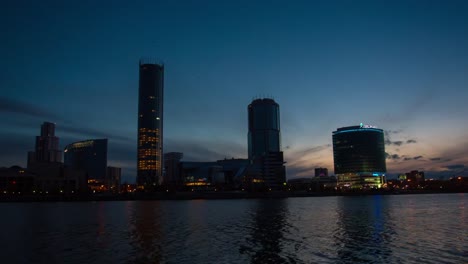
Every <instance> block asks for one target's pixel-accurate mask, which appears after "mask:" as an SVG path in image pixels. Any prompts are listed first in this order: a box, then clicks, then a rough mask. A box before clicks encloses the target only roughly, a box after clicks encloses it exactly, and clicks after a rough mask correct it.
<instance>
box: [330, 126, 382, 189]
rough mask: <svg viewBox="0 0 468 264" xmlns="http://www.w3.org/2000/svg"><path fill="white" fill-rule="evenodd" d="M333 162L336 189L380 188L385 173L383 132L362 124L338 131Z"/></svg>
mask: <svg viewBox="0 0 468 264" xmlns="http://www.w3.org/2000/svg"><path fill="white" fill-rule="evenodd" d="M333 160H334V165H335V174H336V176H337V178H338V186H339V187H347V188H348V187H349V188H366V187H376V188H380V187H381V186H382V184H384V183H385V173H386V172H387V167H386V164H385V141H384V133H383V130H382V129H378V128H375V127H372V126H367V125H362V124H361V125H359V126H350V127H342V128H338V129H337V130H336V131H334V132H333Z"/></svg>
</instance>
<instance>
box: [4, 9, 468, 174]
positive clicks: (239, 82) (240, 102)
mask: <svg viewBox="0 0 468 264" xmlns="http://www.w3.org/2000/svg"><path fill="white" fill-rule="evenodd" d="M103 10H104V11H103ZM467 11H468V3H466V2H464V1H450V2H449V3H444V2H442V1H440V2H438V1H433V2H427V3H424V5H422V4H421V3H420V2H417V1H409V2H408V1H392V2H391V3H388V2H379V1H362V2H359V3H357V4H354V3H352V2H350V1H335V2H329V3H325V2H314V3H303V2H296V3H291V4H289V5H287V6H284V3H283V4H282V3H280V2H272V3H271V4H269V5H264V4H262V3H250V2H239V3H224V4H221V3H216V2H210V1H206V2H203V3H199V5H195V4H181V3H165V2H159V3H152V2H151V3H150V2H147V3H140V5H138V4H129V3H125V4H124V3H123V2H120V3H118V2H116V3H115V4H113V5H112V6H109V5H105V4H102V3H101V4H99V3H86V2H83V3H74V4H66V5H65V4H60V3H58V2H48V1H45V2H41V3H34V2H31V3H27V2H15V3H12V2H11V3H8V4H7V5H6V7H5V8H4V9H3V10H2V11H0V12H1V14H2V15H1V16H0V17H1V18H0V21H1V22H2V23H1V24H2V25H3V26H2V27H5V28H3V29H4V30H3V31H4V32H6V36H5V40H6V41H4V42H2V43H0V52H1V54H2V58H5V59H4V63H3V64H2V66H1V67H2V68H1V71H0V72H1V76H0V77H1V78H0V80H1V81H0V87H1V88H2V95H1V96H0V116H1V118H2V120H3V124H4V125H3V126H2V127H3V128H2V130H1V131H0V133H1V134H0V136H1V138H2V139H1V145H2V146H3V147H4V149H3V150H2V151H1V153H0V155H1V156H0V166H11V165H21V166H25V165H26V160H27V151H28V150H31V149H32V148H33V146H34V136H35V135H36V134H37V126H38V125H39V124H41V123H42V122H44V121H49V122H55V123H57V125H56V135H57V136H58V137H60V139H61V141H60V144H61V145H60V150H63V148H64V147H65V146H66V145H67V144H70V143H72V142H75V141H80V140H85V139H88V138H96V137H100V138H102V137H105V138H109V163H111V164H114V165H116V166H118V167H122V168H123V171H122V175H123V176H126V177H124V178H123V179H124V180H130V179H133V180H134V179H135V178H136V149H135V145H136V140H137V133H136V131H135V128H136V127H137V119H136V116H137V111H138V107H137V104H138V69H137V67H136V65H138V59H139V58H140V57H142V56H146V55H148V56H157V57H159V58H161V59H162V60H163V61H164V63H165V98H164V101H165V112H164V114H165V142H164V144H165V145H164V149H165V152H183V153H184V160H190V161H210V160H218V159H223V158H225V157H227V158H230V157H235V158H246V157H247V140H246V137H247V133H248V129H247V119H246V116H247V112H246V109H245V106H246V105H247V104H248V103H249V102H250V101H251V100H252V98H254V97H256V96H260V97H264V96H267V97H273V98H274V99H275V101H277V102H278V103H279V104H280V105H281V120H282V149H283V152H284V157H285V158H284V159H285V161H286V162H287V164H286V170H287V173H286V175H287V177H288V179H291V178H295V177H304V176H313V175H314V169H315V168H316V167H325V168H328V170H329V172H330V174H334V172H333V154H332V131H334V130H336V129H337V128H339V127H344V126H349V125H355V124H359V123H361V122H363V123H366V124H371V125H376V126H377V127H379V128H381V129H383V130H384V131H385V141H386V152H387V153H388V156H387V160H386V161H387V171H388V174H389V175H394V174H396V173H404V172H409V171H412V170H422V171H424V172H426V177H428V178H430V177H438V176H444V177H449V176H453V175H454V174H457V173H462V174H465V175H466V174H467V170H466V167H467V165H468V153H467V152H468V151H467V149H468V136H467V135H466V133H465V132H464V131H466V129H467V128H468V124H467V122H466V117H465V116H466V114H467V113H468V106H467V105H466V104H465V102H466V99H468V89H466V86H467V83H468V80H467V76H466V72H467V71H468V48H467V47H468V26H467V25H468V18H467V17H466V16H465V15H464V14H466V13H467ZM57 21H60V22H61V23H56V22H57ZM142 21H146V22H145V23H144V24H143V23H141V22H142ZM6 25H9V26H8V27H7V26H6ZM217 135H222V137H221V136H217Z"/></svg>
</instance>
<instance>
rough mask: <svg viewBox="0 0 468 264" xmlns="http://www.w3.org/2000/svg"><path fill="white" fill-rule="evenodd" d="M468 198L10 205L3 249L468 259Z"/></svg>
mask: <svg viewBox="0 0 468 264" xmlns="http://www.w3.org/2000/svg"><path fill="white" fill-rule="evenodd" d="M467 201H468V196H467V195H466V194H437V195H400V196H361V197H359V196H357V197H309V198H289V199H264V200H247V199H244V200H209V201H208V200H193V201H125V202H83V203H2V204H0V209H1V212H2V217H1V218H0V226H2V229H3V230H2V233H1V234H2V235H1V236H0V248H1V249H2V252H6V253H7V254H3V256H4V257H3V260H2V263H464V262H466V260H467V259H468V250H467V248H466V245H467V244H468V243H467V242H468V239H467V237H468V219H467V217H468V216H467V213H466V210H467V207H466V204H467ZM4 260H6V262H3V261H4Z"/></svg>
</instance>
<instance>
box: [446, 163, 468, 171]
mask: <svg viewBox="0 0 468 264" xmlns="http://www.w3.org/2000/svg"><path fill="white" fill-rule="evenodd" d="M443 168H446V169H448V170H459V169H463V168H465V165H463V164H452V165H447V166H444V167H443Z"/></svg>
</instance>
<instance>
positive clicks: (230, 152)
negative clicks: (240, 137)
mask: <svg viewBox="0 0 468 264" xmlns="http://www.w3.org/2000/svg"><path fill="white" fill-rule="evenodd" d="M164 152H165V153H167V152H182V153H184V158H183V160H185V161H216V160H219V159H224V158H232V157H234V158H246V157H247V149H246V146H244V145H241V144H238V143H236V142H231V141H203V140H196V139H192V140H179V139H178V140H174V139H171V138H166V139H164Z"/></svg>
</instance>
